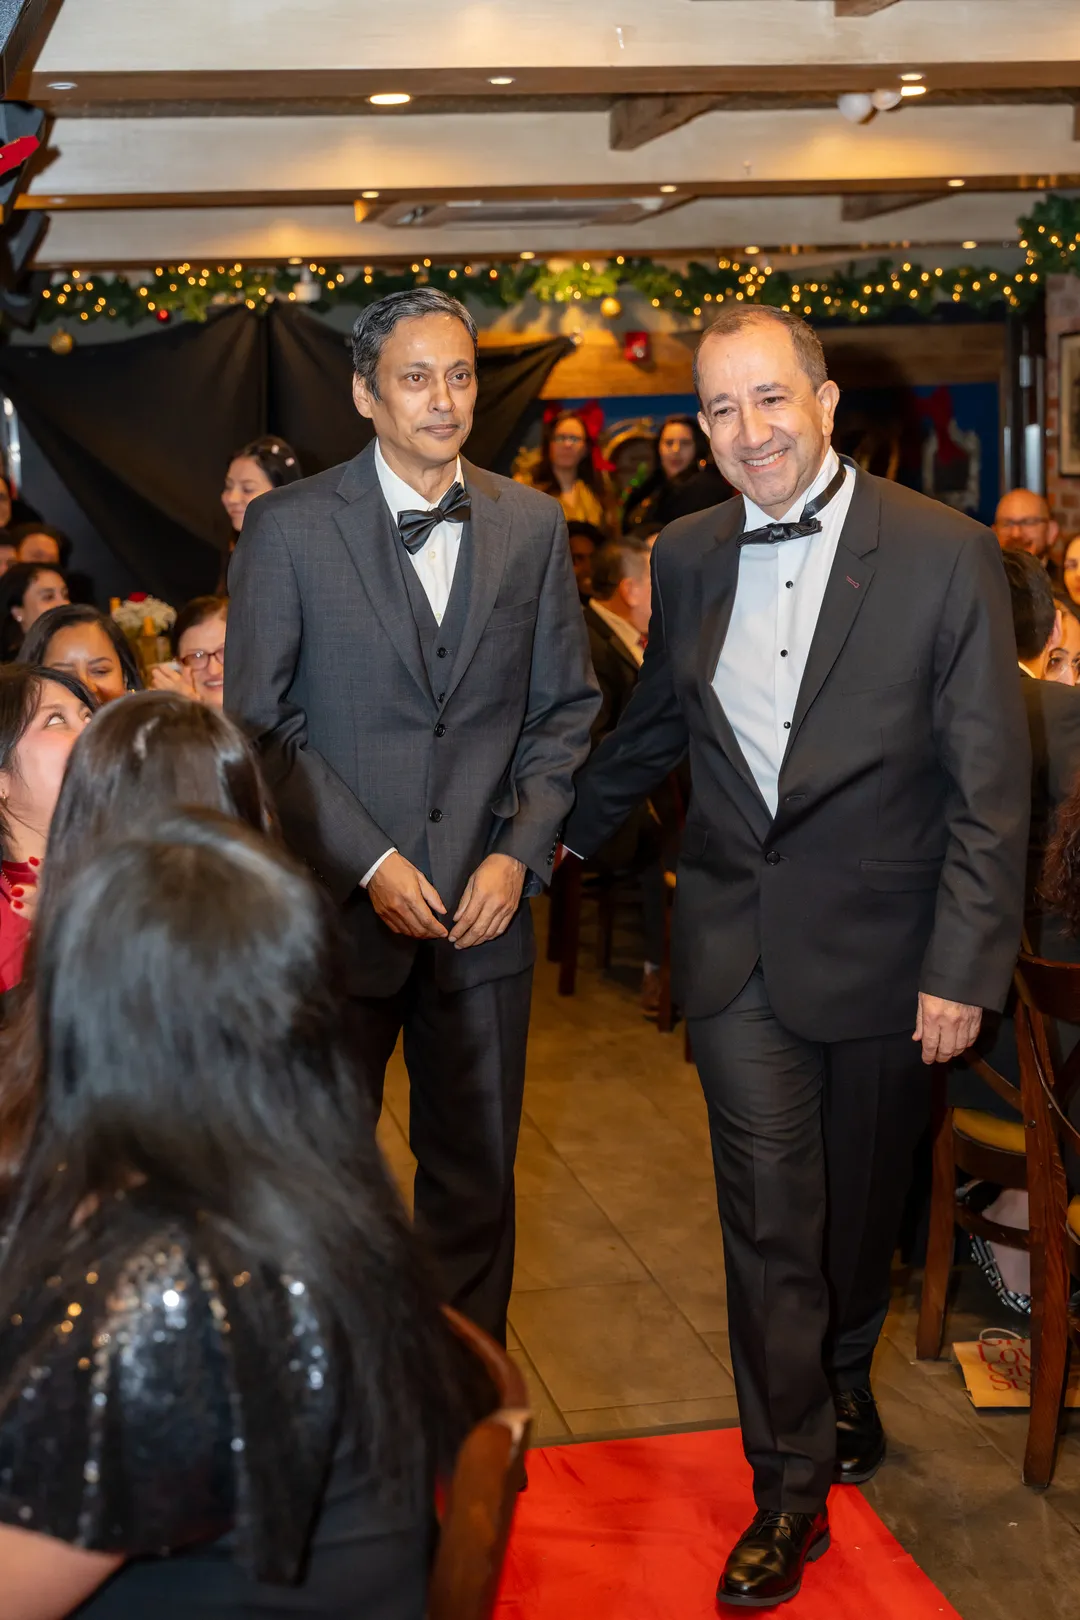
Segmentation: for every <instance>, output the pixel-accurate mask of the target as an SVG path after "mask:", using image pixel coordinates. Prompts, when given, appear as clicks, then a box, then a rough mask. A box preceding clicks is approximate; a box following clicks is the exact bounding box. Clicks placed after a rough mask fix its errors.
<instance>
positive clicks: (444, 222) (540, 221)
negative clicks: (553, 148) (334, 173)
mask: <svg viewBox="0 0 1080 1620" xmlns="http://www.w3.org/2000/svg"><path fill="white" fill-rule="evenodd" d="M669 206H670V203H669V201H668V199H667V198H666V197H592V198H589V197H578V198H574V199H573V200H570V201H566V202H563V201H560V200H559V199H557V198H553V199H550V200H539V199H536V200H533V199H527V198H525V199H518V200H517V201H499V200H498V199H495V198H491V199H483V198H477V199H476V200H474V201H470V202H399V203H390V204H389V205H388V206H387V207H386V208H384V209H382V210H381V212H380V214H379V224H380V225H390V226H395V227H397V228H399V229H405V230H408V229H410V228H411V227H413V226H416V225H422V226H424V227H425V228H426V229H428V230H431V229H435V230H442V229H444V228H446V227H450V228H452V229H459V230H460V229H469V228H470V227H478V228H480V229H486V230H490V229H493V228H495V227H500V228H504V229H512V228H514V227H515V226H524V227H536V226H556V227H558V226H564V227H565V226H575V225H632V224H634V222H635V221H637V220H641V219H647V218H648V217H649V216H650V214H656V213H659V212H660V210H661V209H663V208H667V207H669Z"/></svg>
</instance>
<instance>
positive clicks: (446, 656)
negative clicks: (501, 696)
mask: <svg viewBox="0 0 1080 1620" xmlns="http://www.w3.org/2000/svg"><path fill="white" fill-rule="evenodd" d="M470 527H471V526H470V525H469V524H468V523H466V524H465V525H464V527H463V528H462V531H461V545H460V547H459V548H458V558H457V567H456V568H455V569H454V583H453V585H452V586H451V587H450V600H449V601H448V602H447V604H446V611H445V613H444V614H443V619H442V623H441V624H437V623H436V621H435V615H434V613H433V612H432V611H431V603H430V602H429V601H428V599H427V596H426V594H425V592H424V587H423V586H422V585H421V583H420V581H419V579H418V578H417V576H416V569H415V568H414V567H413V565H412V559H411V558H410V556H409V554H408V552H407V551H406V550H405V547H404V546H403V545H401V543H400V542H399V543H398V547H397V552H398V562H399V563H400V565H401V575H402V578H403V579H404V581H405V589H406V590H407V591H408V593H409V603H410V605H411V607H412V611H413V618H414V619H415V620H416V629H417V634H418V635H419V637H420V648H421V651H422V652H423V655H424V663H425V665H426V667H427V673H428V680H429V681H430V682H431V690H432V692H433V693H434V694H435V701H436V702H437V703H438V702H441V701H442V698H441V694H442V693H443V692H444V691H445V690H446V686H447V684H448V681H449V678H450V672H451V670H452V669H453V667H454V659H455V657H456V655H457V650H458V648H459V647H460V645H461V637H462V634H463V633H464V630H465V617H466V614H467V613H468V611H469V584H470V578H471V574H472V535H471V533H470Z"/></svg>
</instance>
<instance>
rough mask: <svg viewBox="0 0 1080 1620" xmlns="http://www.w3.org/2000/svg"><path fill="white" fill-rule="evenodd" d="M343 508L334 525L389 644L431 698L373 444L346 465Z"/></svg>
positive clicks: (341, 486) (340, 492)
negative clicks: (338, 531) (345, 502)
mask: <svg viewBox="0 0 1080 1620" xmlns="http://www.w3.org/2000/svg"><path fill="white" fill-rule="evenodd" d="M338 494H339V495H341V496H342V497H343V498H344V499H345V500H346V501H347V502H348V505H347V506H345V507H343V508H342V510H341V511H340V512H336V513H335V514H334V521H335V522H336V523H337V526H338V528H339V529H340V531H341V537H342V539H343V540H344V542H345V545H346V546H347V548H348V551H349V555H350V556H351V558H352V560H353V563H354V564H355V566H356V571H357V573H358V574H359V576H360V583H361V585H363V587H364V590H365V591H366V592H367V595H368V599H369V601H370V602H371V605H372V607H373V608H374V610H375V612H376V613H377V614H378V616H379V619H380V621H381V622H382V626H383V629H384V630H385V631H386V634H387V636H388V637H389V638H390V644H391V646H392V647H393V648H394V651H395V652H396V653H397V655H398V657H399V658H400V659H401V661H402V663H403V664H404V665H405V668H406V669H407V670H408V672H409V674H410V675H411V676H412V678H413V680H414V681H415V682H416V684H417V686H418V687H419V688H420V690H421V691H422V692H423V693H424V695H425V696H426V697H428V698H431V699H432V701H434V699H433V694H432V691H431V683H430V681H429V680H428V673H427V666H426V664H425V663H424V654H423V650H422V649H421V646H420V633H419V631H418V630H417V627H416V618H415V616H414V614H413V610H412V603H411V602H410V601H409V593H408V590H407V589H406V586H405V580H404V577H403V575H402V571H401V560H400V558H399V557H398V555H397V547H398V546H399V545H400V541H399V540H398V537H397V534H396V533H395V530H394V525H393V522H392V520H391V517H390V513H389V511H388V510H387V506H386V501H385V500H384V499H383V492H382V488H381V486H380V484H379V475H378V473H377V471H376V469H375V448H374V444H370V445H368V447H367V449H365V450H362V451H361V453H360V454H359V455H358V456H357V457H356V458H355V460H353V461H350V462H349V464H348V466H347V467H346V468H345V471H344V473H343V474H342V476H341V482H340V483H339V484H338Z"/></svg>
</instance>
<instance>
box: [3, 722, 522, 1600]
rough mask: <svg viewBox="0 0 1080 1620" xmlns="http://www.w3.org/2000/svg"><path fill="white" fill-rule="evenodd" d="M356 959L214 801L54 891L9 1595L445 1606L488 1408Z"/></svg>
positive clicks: (8, 1294) (20, 1358)
mask: <svg viewBox="0 0 1080 1620" xmlns="http://www.w3.org/2000/svg"><path fill="white" fill-rule="evenodd" d="M161 701H169V700H168V699H162V700H161ZM185 707H186V708H187V709H188V710H189V711H190V712H192V713H196V712H201V713H202V714H204V715H208V714H209V711H207V710H205V709H202V710H201V711H200V709H199V706H197V705H195V704H186V705H185ZM347 976H348V968H347V963H346V961H345V958H344V951H343V947H342V945H341V944H340V942H339V939H338V936H337V933H336V929H335V928H334V926H333V921H332V918H331V916H330V908H329V905H328V903H327V902H326V900H325V899H324V897H323V896H322V894H321V893H320V892H319V891H318V890H317V889H316V888H315V886H314V885H313V884H312V883H311V882H310V881H309V879H308V878H307V877H306V875H305V874H304V873H303V872H302V871H301V870H300V869H299V868H298V867H296V866H295V865H294V864H293V863H292V862H291V861H289V860H287V859H286V857H285V856H284V855H283V854H282V853H280V852H279V851H278V850H277V849H276V848H274V847H273V846H272V845H271V844H269V843H267V842H266V840H265V839H262V838H261V837H259V835H257V834H254V833H252V832H250V831H248V830H247V829H244V828H242V827H241V826H239V825H238V824H236V823H233V822H229V821H226V820H222V819H219V818H217V817H214V816H207V815H205V814H203V815H200V816H192V815H189V816H186V817H180V818H177V819H174V820H172V821H168V822H166V823H165V824H164V826H162V827H161V829H160V831H159V833H158V834H157V836H153V837H147V838H146V839H145V840H142V841H140V840H129V841H127V842H122V843H120V844H118V845H116V846H115V847H114V848H113V849H111V850H109V851H107V852H105V853H104V854H101V855H99V856H98V857H97V858H95V859H94V860H92V861H91V862H90V864H89V865H88V866H86V867H84V868H83V869H82V871H81V872H80V875H79V881H78V883H76V884H73V885H71V886H69V887H68V888H67V889H65V891H64V893H63V894H62V895H61V896H60V898H59V901H58V903H57V904H56V905H55V906H54V907H53V908H52V909H51V910H49V911H48V912H47V913H45V912H43V915H42V917H41V920H40V924H39V929H38V935H37V942H36V953H35V977H34V993H35V999H36V1013H37V1016H36V1021H35V1024H30V1025H26V1026H25V1027H22V1028H20V1031H19V1034H20V1038H21V1040H22V1042H23V1043H24V1045H25V1046H26V1048H27V1050H26V1052H24V1053H23V1054H22V1061H24V1062H28V1064H29V1065H30V1066H31V1067H32V1068H33V1069H34V1070H35V1071H36V1073H37V1076H38V1101H37V1106H36V1111H35V1117H34V1120H33V1125H32V1128H31V1133H30V1138H29V1141H28V1143H27V1145H26V1149H25V1152H24V1153H23V1155H22V1158H21V1162H20V1164H19V1167H18V1170H17V1173H16V1176H15V1180H14V1184H13V1187H12V1192H11V1200H10V1213H9V1217H8V1221H7V1230H6V1233H5V1236H6V1238H7V1242H6V1243H5V1247H4V1252H3V1257H2V1260H0V1311H2V1313H3V1321H4V1324H5V1331H4V1334H3V1336H2V1338H0V1459H2V1462H3V1476H2V1477H3V1489H2V1491H0V1563H2V1567H3V1571H4V1612H7V1613H11V1614H13V1615H19V1616H31V1615H32V1616H34V1617H35V1620H53V1617H56V1620H59V1617H60V1616H62V1615H67V1614H69V1613H70V1612H71V1611H73V1610H74V1611H76V1612H77V1613H78V1615H79V1616H80V1620H82V1617H85V1620H120V1617H125V1620H127V1617H130V1616H135V1615H138V1616H140V1617H143V1616H145V1617H151V1616H152V1617H153V1620H192V1617H193V1616H195V1615H198V1614H206V1615H209V1614H211V1613H212V1614H213V1615H215V1616H218V1617H220V1620H225V1617H226V1616H233V1615H235V1616H236V1617H237V1620H239V1617H241V1616H249V1617H255V1616H259V1615H265V1616H267V1617H269V1616H271V1615H274V1614H280V1613H283V1612H285V1611H288V1612H290V1613H299V1612H300V1611H301V1610H302V1611H303V1613H304V1614H305V1615H307V1616H309V1617H311V1620H354V1617H356V1616H361V1615H362V1616H364V1617H365V1620H423V1616H424V1614H425V1611H426V1601H425V1599H426V1591H425V1589H426V1585H427V1573H428V1568H429V1563H430V1556H431V1549H432V1544H433V1539H434V1535H433V1532H434V1523H433V1518H434V1515H433V1479H434V1476H435V1474H436V1471H437V1470H439V1469H440V1468H441V1467H445V1466H446V1465H447V1464H448V1463H449V1462H450V1461H451V1460H452V1458H453V1455H454V1452H455V1450H456V1448H457V1445H458V1443H459V1441H460V1438H461V1437H462V1435H463V1433H464V1432H465V1430H466V1429H467V1427H468V1422H469V1412H468V1407H469V1404H470V1402H469V1397H468V1395H467V1393H466V1381H465V1376H464V1369H463V1367H462V1361H461V1357H460V1355H459V1352H458V1350H457V1347H456V1343H455V1341H454V1340H453V1339H452V1337H451V1335H450V1332H449V1330H448V1328H447V1326H446V1325H445V1323H444V1321H443V1319H442V1316H441V1313H440V1311H439V1308H438V1302H437V1296H436V1294H435V1292H434V1290H433V1287H432V1284H431V1282H430V1279H429V1275H428V1271H427V1266H426V1264H425V1262H424V1259H423V1257H422V1256H421V1254H420V1253H419V1251H418V1248H417V1245H416V1242H415V1240H414V1238H413V1235H412V1232H411V1229H410V1226H409V1223H408V1221H407V1219H406V1217H405V1214H404V1212H403V1210H402V1208H401V1206H400V1203H399V1201H398V1198H397V1195H396V1194H395V1192H394V1190H393V1188H392V1186H391V1183H390V1180H389V1177H388V1174H387V1171H386V1169H385V1167H384V1165H383V1163H382V1161H381V1158H380V1156H379V1153H378V1150H377V1148H376V1146H375V1141H374V1136H373V1133H372V1131H371V1128H370V1120H369V1118H368V1115H367V1110H366V1103H365V1094H364V1088H363V1085H362V1082H361V1079H360V1076H359V1074H358V1072H357V1069H356V1066H355V1062H354V1058H353V1052H352V1047H351V1044H350V1042H349V1040H348V1039H347V1032H346V1022H345V1017H344V1002H345V994H346V992H345V984H346V980H347ZM193 1009H197V1016H193ZM58 1162H61V1163H63V1165H64V1166H65V1173H64V1174H63V1175H58V1174H57V1170H56V1167H57V1164H58ZM28 1387H32V1388H33V1390H34V1399H33V1400H32V1401H31V1400H30V1399H29V1398H28V1396H27V1394H26V1389H27V1388H28ZM488 1404H489V1405H490V1400H489V1403H488ZM43 1459H47V1465H43Z"/></svg>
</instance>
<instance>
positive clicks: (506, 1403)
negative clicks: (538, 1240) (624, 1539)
mask: <svg viewBox="0 0 1080 1620" xmlns="http://www.w3.org/2000/svg"><path fill="white" fill-rule="evenodd" d="M444 1314H445V1316H446V1319H447V1321H448V1322H449V1324H450V1327H451V1328H452V1329H453V1331H454V1333H455V1334H456V1335H457V1337H458V1338H459V1339H461V1340H462V1341H463V1342H464V1343H465V1344H466V1345H467V1346H468V1348H469V1349H470V1351H471V1352H472V1353H473V1355H474V1356H475V1357H476V1358H477V1360H478V1361H480V1362H481V1363H482V1365H483V1367H484V1369H485V1370H486V1372H487V1374H488V1376H489V1378H490V1379H491V1382H492V1383H493V1384H494V1386H495V1389H496V1391H497V1393H498V1397H499V1402H500V1406H499V1410H498V1411H497V1412H493V1413H492V1414H491V1416H490V1417H488V1418H486V1419H485V1420H484V1421H483V1422H482V1423H479V1424H477V1426H476V1427H475V1428H474V1429H473V1430H472V1431H471V1433H470V1434H469V1435H468V1436H467V1438H466V1440H465V1443H464V1444H463V1446H462V1447H461V1450H460V1452H459V1453H458V1458H457V1462H456V1464H455V1466H454V1474H453V1478H452V1479H451V1481H450V1483H449V1486H448V1488H447V1493H446V1505H445V1509H444V1512H443V1517H442V1524H441V1526H440V1533H439V1546H438V1550H437V1552H436V1554H435V1563H434V1567H433V1569H432V1574H431V1582H430V1584H429V1587H428V1610H427V1614H428V1620H491V1616H492V1615H493V1614H494V1612H495V1604H496V1601H497V1599H498V1593H499V1577H500V1574H501V1572H502V1566H503V1560H504V1558H505V1556H506V1544H507V1541H508V1540H509V1537H510V1526H511V1523H512V1521H513V1517H514V1509H515V1507H516V1506H517V1499H518V1491H519V1487H520V1485H521V1482H522V1477H523V1476H522V1469H523V1459H524V1455H525V1452H526V1450H527V1449H528V1444H529V1435H530V1432H531V1428H532V1413H531V1412H530V1411H529V1400H528V1392H527V1390H526V1386H525V1380H524V1378H523V1377H522V1375H521V1372H520V1370H519V1369H518V1368H517V1366H515V1364H514V1362H512V1361H511V1360H510V1357H509V1356H508V1355H507V1354H506V1352H505V1350H503V1349H502V1347H501V1346H500V1345H497V1344H496V1343H495V1341H494V1340H493V1339H491V1338H489V1337H488V1335H487V1334H486V1333H484V1332H482V1331H481V1329H480V1328H478V1327H477V1326H476V1325H475V1324H474V1323H472V1322H470V1321H468V1320H467V1319H466V1318H465V1317H464V1316H461V1315H459V1313H458V1312H457V1311H454V1310H451V1309H450V1307H449V1306H445V1307H444Z"/></svg>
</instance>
